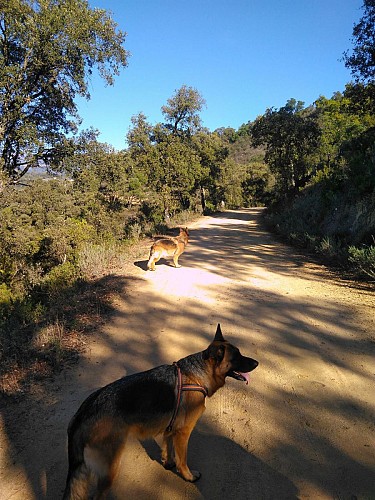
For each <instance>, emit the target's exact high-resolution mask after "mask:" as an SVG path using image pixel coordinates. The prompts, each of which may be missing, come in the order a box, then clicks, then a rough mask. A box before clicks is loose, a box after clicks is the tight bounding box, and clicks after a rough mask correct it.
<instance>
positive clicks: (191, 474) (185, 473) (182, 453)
mask: <svg viewBox="0 0 375 500" xmlns="http://www.w3.org/2000/svg"><path fill="white" fill-rule="evenodd" d="M191 430H192V429H191ZM191 430H190V429H186V428H184V429H180V430H178V431H177V432H176V434H175V435H174V436H173V444H174V452H175V455H176V465H177V470H178V472H179V473H180V474H181V476H182V477H183V478H184V479H185V481H190V482H191V483H193V482H194V481H197V480H198V479H199V478H200V477H201V473H200V472H198V471H196V470H190V469H189V467H188V465H187V448H188V443H189V438H190V434H191Z"/></svg>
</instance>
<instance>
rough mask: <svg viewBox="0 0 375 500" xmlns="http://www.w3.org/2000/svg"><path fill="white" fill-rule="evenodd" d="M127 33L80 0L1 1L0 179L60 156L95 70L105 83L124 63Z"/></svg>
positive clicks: (18, 175)
mask: <svg viewBox="0 0 375 500" xmlns="http://www.w3.org/2000/svg"><path fill="white" fill-rule="evenodd" d="M125 36H126V33H124V32H122V31H120V30H118V29H117V26H116V24H115V22H114V21H113V20H112V18H111V17H110V16H109V15H108V14H107V12H106V11H105V10H102V9H91V8H90V7H89V3H88V1H87V0H58V1H57V0H8V1H7V2H6V3H5V6H2V8H1V10H0V156H1V159H2V165H0V166H1V168H2V170H3V174H5V177H6V179H4V178H3V182H4V180H7V181H10V182H13V183H17V182H18V181H19V179H20V178H21V177H22V176H23V175H24V174H25V173H26V172H27V171H28V170H29V169H30V168H31V167H35V166H38V165H40V164H46V165H47V166H53V165H54V164H57V163H58V161H59V160H60V159H61V156H62V155H63V154H64V152H65V147H66V144H67V139H66V136H67V134H69V133H72V132H75V131H76V129H77V124H78V123H79V116H78V110H77V106H76V103H75V97H76V96H78V95H79V96H83V97H85V98H87V99H89V98H90V93H89V90H88V81H89V77H90V75H91V74H92V71H93V69H94V67H96V68H97V69H98V71H99V74H100V76H101V77H102V78H104V80H105V81H106V83H107V84H109V85H112V84H113V79H114V76H115V75H117V74H118V73H119V70H120V68H121V67H125V66H126V65H127V60H128V52H127V51H126V50H125V49H124V47H123V43H124V40H125ZM3 177H4V175H3Z"/></svg>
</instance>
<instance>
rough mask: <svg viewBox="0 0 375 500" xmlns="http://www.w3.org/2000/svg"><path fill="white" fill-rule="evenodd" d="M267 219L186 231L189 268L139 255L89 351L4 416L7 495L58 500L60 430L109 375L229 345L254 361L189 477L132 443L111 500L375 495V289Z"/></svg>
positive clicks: (232, 216) (226, 400) (1, 440)
mask: <svg viewBox="0 0 375 500" xmlns="http://www.w3.org/2000/svg"><path fill="white" fill-rule="evenodd" d="M260 212H261V210H260V209H248V210H238V211H228V212H224V213H222V214H220V215H218V216H216V217H202V218H201V219H199V220H198V221H196V222H195V223H193V224H192V225H191V226H190V229H191V243H189V246H188V247H187V250H186V252H185V254H183V256H182V257H181V258H180V263H181V264H182V266H183V267H182V268H180V269H174V268H173V267H171V266H170V265H169V264H168V263H167V262H165V261H164V262H162V261H161V262H160V263H159V264H158V265H157V269H156V271H155V272H146V271H145V264H146V257H147V252H148V250H147V249H146V248H145V254H144V258H143V260H140V261H139V262H135V263H131V264H129V265H128V266H127V267H126V268H125V269H124V270H123V272H122V273H121V275H118V276H117V277H116V279H117V280H119V281H120V282H121V285H122V290H123V292H122V294H121V296H120V298H119V299H117V300H116V302H115V304H114V313H113V315H112V316H111V317H110V319H109V321H108V322H107V323H106V324H105V325H104V327H101V328H99V329H98V332H97V333H96V334H95V336H94V338H93V339H92V342H91V343H90V347H89V350H88V351H87V354H86V355H85V356H84V357H83V358H82V360H81V362H80V363H79V364H78V365H77V366H75V367H74V368H72V369H69V370H67V371H66V372H65V373H63V374H61V375H59V376H58V377H57V378H56V379H55V380H54V382H53V383H49V384H47V385H46V386H42V387H40V389H39V391H37V392H36V393H35V394H33V395H31V396H29V397H28V398H27V399H26V400H23V401H20V402H18V403H17V404H8V405H7V406H6V407H5V408H3V409H2V416H1V420H0V445H1V447H0V459H1V470H0V498H1V499H12V500H21V499H22V500H24V499H44V498H46V499H51V500H55V499H59V498H61V495H62V492H63V489H64V483H65V477H66V472H67V455H66V428H67V425H68V422H69V420H70V418H71V416H72V415H73V414H74V412H75V411H76V409H77V408H78V406H79V404H80V403H81V401H82V400H83V399H84V398H85V397H86V396H87V395H88V394H89V393H90V392H92V391H93V390H94V389H95V388H97V387H99V386H102V385H104V384H107V383H109V382H111V381H112V380H114V379H116V378H119V377H121V376H123V375H124V374H129V373H133V372H137V371H141V370H145V369H148V368H151V367H153V366H157V365H159V364H163V363H172V362H173V361H174V360H177V359H179V358H180V357H184V356H186V355H188V354H190V353H193V352H197V351H201V350H203V349H204V348H205V347H206V346H207V345H208V343H209V342H210V341H211V339H212V337H213V335H214V332H215V329H216V325H217V323H218V322H220V323H221V326H222V330H223V333H224V336H226V337H227V339H228V340H229V341H231V342H232V343H235V344H236V345H237V346H238V347H239V348H240V349H241V351H242V352H243V353H244V354H247V355H249V356H251V357H254V358H256V359H257V360H258V361H259V363H260V364H259V367H258V368H257V369H256V370H255V371H254V372H252V374H251V379H250V384H249V385H245V384H244V383H241V382H239V381H236V380H234V379H229V380H228V381H227V384H226V386H225V387H224V388H223V389H221V391H219V392H218V393H216V394H215V395H214V396H213V397H212V398H210V399H208V400H207V409H206V412H205V414H204V415H203V417H202V418H201V420H200V421H199V423H198V425H197V427H196V429H195V430H194V432H193V435H192V437H191V440H190V446H189V464H190V467H191V468H193V469H196V470H200V471H201V472H202V478H201V479H200V480H199V481H198V482H197V483H194V484H190V483H186V482H184V481H183V480H182V479H181V478H180V477H179V476H178V475H177V474H176V473H175V472H174V471H166V470H164V469H163V467H162V466H161V464H160V462H159V449H158V445H157V443H156V442H154V441H148V442H146V443H139V442H136V441H131V442H129V446H128V447H127V450H126V451H125V454H124V456H123V460H122V466H121V472H120V475H119V477H118V479H117V480H116V483H115V484H114V487H113V491H112V498H113V499H137V500H138V499H140V500H142V499H160V500H161V499H163V500H164V499H185V500H193V499H212V500H214V499H215V500H216V499H233V500H249V499H252V500H258V499H278V500H282V499H295V498H300V499H303V498H310V499H314V500H315V499H338V500H344V499H348V500H349V499H350V500H355V499H375V451H374V445H375V440H374V437H375V432H374V431H375V423H374V422H375V420H374V407H375V385H374V374H375V362H374V359H375V358H374V353H375V352H374V351H375V342H374V338H375V334H374V331H375V313H374V305H375V299H374V294H373V293H371V291H369V290H365V289H360V288H358V287H355V286H354V285H353V284H351V285H349V284H348V283H345V282H343V281H340V280H339V279H337V278H335V277H334V276H333V275H332V273H329V272H328V271H327V270H326V269H325V268H324V267H323V266H321V265H319V264H316V263H314V262H312V261H311V259H309V258H308V257H306V256H305V257H303V256H301V255H299V254H298V253H297V252H296V251H295V250H293V249H290V248H288V247H286V246H284V245H282V244H280V243H279V242H277V241H276V240H275V239H274V238H273V237H272V236H271V235H270V234H269V233H267V232H266V231H265V230H263V229H262V228H261V226H260V225H259V214H260Z"/></svg>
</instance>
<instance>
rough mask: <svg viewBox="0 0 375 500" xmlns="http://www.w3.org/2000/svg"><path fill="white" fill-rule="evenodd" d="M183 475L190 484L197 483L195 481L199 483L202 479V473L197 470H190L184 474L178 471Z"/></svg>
mask: <svg viewBox="0 0 375 500" xmlns="http://www.w3.org/2000/svg"><path fill="white" fill-rule="evenodd" d="M177 472H179V473H180V474H181V476H182V477H183V478H184V479H185V481H188V482H189V483H195V481H198V479H199V478H200V477H201V473H200V472H198V471H197V470H189V471H187V472H185V474H183V473H182V472H181V471H177Z"/></svg>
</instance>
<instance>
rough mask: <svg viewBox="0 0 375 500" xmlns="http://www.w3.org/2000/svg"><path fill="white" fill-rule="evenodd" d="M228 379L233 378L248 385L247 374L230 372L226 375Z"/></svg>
mask: <svg viewBox="0 0 375 500" xmlns="http://www.w3.org/2000/svg"><path fill="white" fill-rule="evenodd" d="M228 377H233V378H235V379H236V380H240V381H241V382H246V384H248V383H249V374H248V373H241V372H235V371H234V370H232V371H230V372H229V373H228Z"/></svg>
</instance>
